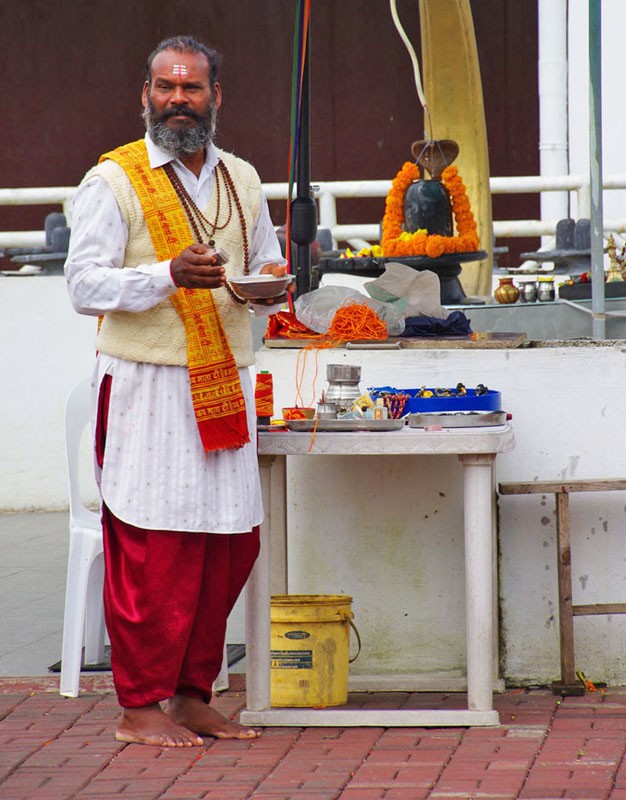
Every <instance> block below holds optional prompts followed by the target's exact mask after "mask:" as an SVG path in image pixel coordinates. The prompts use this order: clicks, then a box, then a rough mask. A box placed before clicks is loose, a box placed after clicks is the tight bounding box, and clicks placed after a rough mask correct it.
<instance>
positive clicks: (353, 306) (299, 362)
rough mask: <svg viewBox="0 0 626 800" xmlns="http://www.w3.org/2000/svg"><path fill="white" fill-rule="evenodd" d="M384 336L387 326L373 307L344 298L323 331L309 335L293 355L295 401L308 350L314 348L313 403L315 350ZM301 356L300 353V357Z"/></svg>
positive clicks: (316, 362) (300, 387)
mask: <svg viewBox="0 0 626 800" xmlns="http://www.w3.org/2000/svg"><path fill="white" fill-rule="evenodd" d="M386 338H387V327H386V325H385V323H384V322H383V321H382V320H381V318H380V317H379V316H378V314H377V313H376V312H375V311H374V309H372V308H370V307H369V306H368V305H367V304H366V303H357V302H356V300H348V301H346V302H345V303H344V304H343V305H342V306H341V307H340V308H338V309H337V311H336V312H335V315H334V316H333V319H332V322H331V324H330V327H329V328H328V331H327V332H326V333H320V334H318V335H317V336H315V337H311V342H310V343H309V344H307V345H305V346H304V347H303V348H301V350H299V351H298V357H297V359H296V405H298V399H299V400H300V401H301V402H302V381H303V380H304V372H305V367H306V355H307V351H308V350H315V374H314V376H313V401H312V403H311V405H313V403H315V396H316V391H315V383H316V381H317V374H318V352H317V351H318V350H326V349H328V348H331V347H337V346H338V345H340V344H345V343H346V342H355V341H359V340H382V339H386ZM301 356H302V357H301Z"/></svg>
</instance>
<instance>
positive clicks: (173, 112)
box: [159, 106, 203, 122]
mask: <svg viewBox="0 0 626 800" xmlns="http://www.w3.org/2000/svg"><path fill="white" fill-rule="evenodd" d="M180 116H185V117H191V119H193V120H195V121H196V122H202V119H203V117H202V116H200V114H198V113H196V112H195V111H193V110H192V109H191V108H187V106H172V108H170V109H168V110H167V111H164V112H163V113H162V114H161V116H160V117H159V120H160V121H165V120H166V119H169V118H170V117H180Z"/></svg>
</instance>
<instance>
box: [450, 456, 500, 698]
mask: <svg viewBox="0 0 626 800" xmlns="http://www.w3.org/2000/svg"><path fill="white" fill-rule="evenodd" d="M459 460H460V461H461V463H462V464H463V487H464V519H465V617H466V637H467V703H468V708H469V709H470V710H472V711H487V710H491V709H492V708H493V679H494V675H493V661H492V653H493V616H492V615H493V607H492V603H493V575H492V508H493V505H492V496H491V495H492V490H493V475H492V472H493V465H494V461H495V454H493V453H486V454H467V455H459Z"/></svg>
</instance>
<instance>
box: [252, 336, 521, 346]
mask: <svg viewBox="0 0 626 800" xmlns="http://www.w3.org/2000/svg"><path fill="white" fill-rule="evenodd" d="M525 340H526V334H525V333H497V332H496V333H472V334H470V335H469V336H411V337H403V336H390V337H389V338H388V339H385V340H381V341H372V340H368V339H360V340H357V341H354V342H350V343H349V345H350V346H352V347H355V346H358V347H359V348H363V349H365V350H367V349H370V348H371V349H372V350H378V349H380V348H381V347H382V348H385V347H388V348H398V347H399V348H400V349H401V350H467V349H469V350H494V349H508V348H515V347H519V346H520V345H521V344H523V342H524V341H525ZM314 342H315V339H283V338H276V339H269V338H266V339H264V340H263V343H264V344H265V346H266V347H268V348H270V349H277V350H290V349H291V350H293V349H297V348H301V347H307V346H308V345H311V344H314ZM345 347H346V345H345V344H340V345H337V348H339V349H342V348H345Z"/></svg>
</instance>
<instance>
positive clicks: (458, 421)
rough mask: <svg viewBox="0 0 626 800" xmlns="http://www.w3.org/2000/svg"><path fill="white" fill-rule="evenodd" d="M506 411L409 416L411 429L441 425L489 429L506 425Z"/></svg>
mask: <svg viewBox="0 0 626 800" xmlns="http://www.w3.org/2000/svg"><path fill="white" fill-rule="evenodd" d="M506 418H507V413H506V411H448V412H445V411H444V412H441V413H439V414H409V427H410V428H425V427H426V426H427V425H441V427H442V428H487V427H490V426H493V425H504V424H505V422H506Z"/></svg>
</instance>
